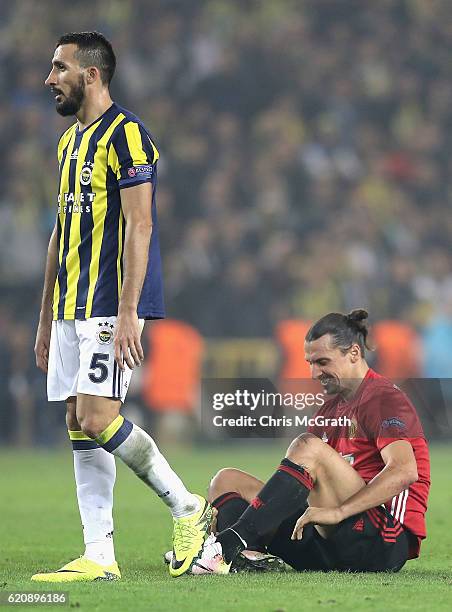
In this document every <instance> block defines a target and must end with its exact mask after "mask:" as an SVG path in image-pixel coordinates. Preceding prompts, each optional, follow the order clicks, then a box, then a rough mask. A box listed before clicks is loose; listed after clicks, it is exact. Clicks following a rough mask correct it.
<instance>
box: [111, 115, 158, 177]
mask: <svg viewBox="0 0 452 612" xmlns="http://www.w3.org/2000/svg"><path fill="white" fill-rule="evenodd" d="M158 158H159V153H158V151H157V148H156V146H155V145H154V143H153V142H152V140H151V138H150V136H149V134H148V133H147V132H146V130H145V129H144V128H143V126H141V125H140V124H139V123H136V122H134V121H128V122H126V123H124V124H121V125H120V126H119V128H118V129H117V130H116V133H115V134H114V137H113V139H112V142H111V144H110V151H109V156H108V163H109V166H110V167H111V169H112V170H113V172H114V173H115V175H116V178H117V180H118V184H119V188H120V189H122V188H124V187H131V186H132V185H140V184H141V183H154V181H155V178H156V164H157V160H158Z"/></svg>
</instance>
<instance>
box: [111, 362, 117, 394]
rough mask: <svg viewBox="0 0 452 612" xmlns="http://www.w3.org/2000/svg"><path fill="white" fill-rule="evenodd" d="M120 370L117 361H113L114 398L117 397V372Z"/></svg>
mask: <svg viewBox="0 0 452 612" xmlns="http://www.w3.org/2000/svg"><path fill="white" fill-rule="evenodd" d="M117 368H118V364H117V363H116V359H115V360H114V361H113V389H112V394H111V395H112V397H116V370H117Z"/></svg>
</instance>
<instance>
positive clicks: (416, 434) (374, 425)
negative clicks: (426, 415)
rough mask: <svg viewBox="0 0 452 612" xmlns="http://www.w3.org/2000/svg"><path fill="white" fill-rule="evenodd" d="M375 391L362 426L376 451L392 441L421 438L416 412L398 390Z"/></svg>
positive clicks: (368, 403)
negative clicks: (373, 441)
mask: <svg viewBox="0 0 452 612" xmlns="http://www.w3.org/2000/svg"><path fill="white" fill-rule="evenodd" d="M375 391H376V390H374V392H373V397H372V400H371V401H369V402H367V406H366V410H365V411H364V418H363V420H364V423H363V425H364V430H365V431H366V433H367V436H368V437H369V438H371V439H373V440H375V444H376V446H377V448H378V450H380V451H381V449H383V448H384V447H385V446H388V444H391V442H395V441H396V440H408V441H410V440H411V439H413V438H423V437H424V433H423V431H422V426H421V423H420V421H419V417H418V415H417V413H416V410H415V408H414V406H413V404H412V403H411V402H410V400H409V399H408V397H407V396H406V395H405V394H404V393H403V392H402V391H401V390H400V389H398V388H397V387H396V386H394V387H393V388H392V389H391V388H385V389H382V390H379V391H378V392H375ZM361 414H363V413H361Z"/></svg>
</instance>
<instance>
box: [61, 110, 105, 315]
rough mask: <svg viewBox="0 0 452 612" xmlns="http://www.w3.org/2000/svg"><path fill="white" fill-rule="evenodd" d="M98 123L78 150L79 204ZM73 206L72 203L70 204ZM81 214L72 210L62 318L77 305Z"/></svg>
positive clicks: (76, 174) (76, 176)
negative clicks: (90, 143) (84, 172)
mask: <svg viewBox="0 0 452 612" xmlns="http://www.w3.org/2000/svg"><path fill="white" fill-rule="evenodd" d="M100 122H101V119H99V121H96V123H95V124H94V125H92V126H91V127H90V128H89V129H88V130H86V132H85V133H84V134H83V136H82V140H81V142H80V146H79V148H78V157H77V164H76V167H75V185H74V200H75V202H76V203H78V205H79V206H80V204H79V198H80V192H81V186H80V172H81V171H82V168H83V166H84V164H85V158H86V153H87V152H88V146H89V141H90V139H91V136H92V135H93V132H94V131H95V130H96V128H97V127H99V123H100ZM72 206H74V203H73V204H72ZM81 217H82V215H81V213H80V212H78V213H77V212H76V213H74V210H72V220H71V231H70V234H69V250H68V254H67V257H66V270H67V292H66V300H65V302H64V318H65V319H67V318H73V317H74V315H75V305H76V303H77V285H78V280H79V277H80V255H79V252H78V247H79V245H80V241H81V237H80V220H81Z"/></svg>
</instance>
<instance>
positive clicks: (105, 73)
mask: <svg viewBox="0 0 452 612" xmlns="http://www.w3.org/2000/svg"><path fill="white" fill-rule="evenodd" d="M60 45H77V51H76V52H75V57H76V58H77V59H78V61H79V63H80V66H82V67H83V68H88V66H96V68H98V69H99V72H100V78H101V79H102V83H104V85H110V82H111V80H112V78H113V75H114V73H115V68H116V57H115V53H114V51H113V47H112V46H111V42H110V41H109V40H107V39H106V38H105V36H104V35H103V34H101V33H100V32H68V33H67V34H63V36H60V38H59V40H58V42H57V44H56V47H59V46H60ZM56 47H55V48H56Z"/></svg>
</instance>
